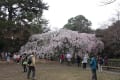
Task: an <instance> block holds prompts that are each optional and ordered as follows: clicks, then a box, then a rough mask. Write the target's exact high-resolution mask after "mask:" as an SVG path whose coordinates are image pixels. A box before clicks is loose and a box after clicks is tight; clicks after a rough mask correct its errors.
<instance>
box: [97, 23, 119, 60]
mask: <svg viewBox="0 0 120 80" xmlns="http://www.w3.org/2000/svg"><path fill="white" fill-rule="evenodd" d="M96 36H98V37H101V39H102V41H103V42H104V45H105V49H104V54H105V55H108V56H109V57H111V58H120V21H116V22H115V23H113V24H112V25H111V26H109V27H108V29H104V30H97V31H96Z"/></svg>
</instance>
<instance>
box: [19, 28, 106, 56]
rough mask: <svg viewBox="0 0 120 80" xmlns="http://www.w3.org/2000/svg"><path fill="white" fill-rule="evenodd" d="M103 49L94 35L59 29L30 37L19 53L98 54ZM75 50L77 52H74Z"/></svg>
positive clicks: (100, 42) (101, 43) (102, 45)
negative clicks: (66, 52)
mask: <svg viewBox="0 0 120 80" xmlns="http://www.w3.org/2000/svg"><path fill="white" fill-rule="evenodd" d="M103 48H104V44H103V42H102V41H100V40H99V39H98V38H96V37H95V34H87V33H78V32H76V31H71V30H66V29H61V30H59V31H54V32H48V33H43V34H36V35H32V36H31V37H30V38H29V41H28V42H27V43H26V44H25V45H24V46H22V47H21V49H20V53H24V52H27V53H29V51H31V50H34V51H35V52H36V53H37V54H39V55H41V56H42V55H44V54H50V55H54V54H55V52H59V51H62V52H65V49H67V51H69V52H70V53H71V54H73V53H76V54H80V55H81V54H85V53H91V52H94V53H98V52H101V51H102V50H103ZM76 50H77V51H76Z"/></svg>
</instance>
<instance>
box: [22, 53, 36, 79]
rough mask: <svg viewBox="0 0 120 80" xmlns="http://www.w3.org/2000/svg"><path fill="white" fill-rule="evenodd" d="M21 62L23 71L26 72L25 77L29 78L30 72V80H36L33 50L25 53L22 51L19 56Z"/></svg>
mask: <svg viewBox="0 0 120 80" xmlns="http://www.w3.org/2000/svg"><path fill="white" fill-rule="evenodd" d="M21 64H22V67H23V72H27V79H30V76H31V73H32V76H31V78H32V80H36V76H35V73H36V69H35V66H36V65H35V52H32V53H29V54H26V53H24V54H23V55H22V58H21Z"/></svg>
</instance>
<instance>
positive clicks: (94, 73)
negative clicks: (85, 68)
mask: <svg viewBox="0 0 120 80" xmlns="http://www.w3.org/2000/svg"><path fill="white" fill-rule="evenodd" d="M92 80H97V74H96V69H92Z"/></svg>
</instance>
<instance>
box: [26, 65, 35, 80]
mask: <svg viewBox="0 0 120 80" xmlns="http://www.w3.org/2000/svg"><path fill="white" fill-rule="evenodd" d="M31 72H32V79H35V67H34V66H28V74H27V78H28V79H29V78H30V74H31Z"/></svg>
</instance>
